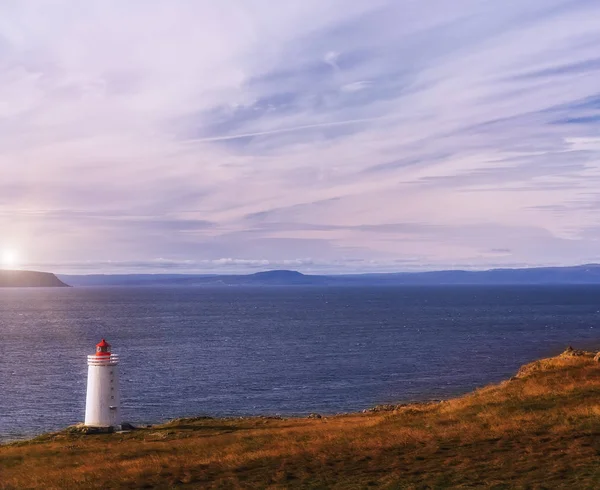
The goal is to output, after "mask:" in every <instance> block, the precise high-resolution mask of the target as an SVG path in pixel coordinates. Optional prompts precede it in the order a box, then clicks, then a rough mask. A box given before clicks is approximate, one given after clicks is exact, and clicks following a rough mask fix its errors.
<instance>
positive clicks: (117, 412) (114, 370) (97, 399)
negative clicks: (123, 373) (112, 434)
mask: <svg viewBox="0 0 600 490" xmlns="http://www.w3.org/2000/svg"><path fill="white" fill-rule="evenodd" d="M118 364H119V356H117V355H116V354H112V353H111V352H110V344H109V343H108V342H107V341H106V340H104V339H102V341H101V342H100V343H99V344H97V345H96V353H95V354H93V355H91V356H88V382H87V398H86V402H85V425H87V426H90V427H106V428H109V427H112V428H120V425H121V401H120V398H119V376H118Z"/></svg>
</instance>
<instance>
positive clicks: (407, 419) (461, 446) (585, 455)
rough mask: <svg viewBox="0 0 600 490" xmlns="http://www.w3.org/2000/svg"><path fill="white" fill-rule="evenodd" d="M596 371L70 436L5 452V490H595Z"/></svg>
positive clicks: (566, 369)
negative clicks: (296, 412) (301, 413)
mask: <svg viewBox="0 0 600 490" xmlns="http://www.w3.org/2000/svg"><path fill="white" fill-rule="evenodd" d="M597 358H598V356H596V355H595V353H592V352H584V351H577V350H573V349H568V350H567V351H565V352H564V353H563V354H561V355H559V356H556V357H553V358H547V359H541V360H538V361H534V362H532V363H530V364H526V365H525V366H523V367H522V368H521V369H520V370H519V371H518V372H517V373H516V374H515V376H513V377H511V378H510V379H508V380H505V381H502V382H501V383H499V384H494V385H489V386H486V387H484V388H481V389H478V390H475V391H474V392H471V393H468V394H466V395H464V396H460V397H457V398H452V399H448V400H444V401H441V402H431V403H420V404H402V405H387V406H380V407H375V408H373V409H371V410H368V411H366V413H351V414H341V415H334V416H319V415H316V414H315V415H313V416H309V417H304V418H280V417H243V418H207V417H197V418H183V419H175V420H171V421H169V422H167V423H165V424H160V425H153V426H150V427H144V428H141V429H139V430H132V431H125V432H121V433H114V434H101V435H87V436H86V435H82V434H81V433H80V432H78V431H77V430H76V429H75V428H71V429H65V430H63V431H60V432H56V433H50V434H43V435H40V436H38V437H36V438H33V439H30V440H26V441H16V442H12V443H9V444H4V445H0V465H1V466H0V468H1V469H2V471H3V475H5V477H4V479H3V481H2V483H0V488H2V489H12V488H21V487H26V488H38V487H40V488H41V487H43V488H103V485H104V488H105V487H106V486H107V485H108V483H107V482H110V485H108V486H110V487H111V488H121V487H123V488H126V487H127V488H131V487H132V486H153V487H171V486H176V485H188V486H190V487H199V488H200V487H201V488H223V487H226V488H229V487H236V486H237V487H239V486H242V487H244V488H265V487H272V488H312V487H328V488H329V487H332V488H348V487H351V486H352V485H354V487H355V488H364V487H366V486H380V487H384V488H424V487H426V486H428V487H429V488H439V487H444V486H446V487H447V486H454V485H455V486H468V485H472V486H478V487H487V486H490V487H491V486H493V485H497V486H496V488H507V485H508V486H509V487H510V488H514V487H522V486H523V487H524V486H533V487H534V488H541V487H544V486H545V487H546V488H554V487H556V486H557V485H558V483H559V482H562V483H561V485H562V486H564V485H571V488H594V487H597V483H598V481H600V464H599V463H600V440H599V437H598V436H599V435H600V409H599V408H598V407H599V406H600V363H599V362H598V360H597ZM98 467H106V468H107V469H108V474H109V475H108V476H107V478H108V477H109V476H110V475H115V474H118V475H119V480H118V482H116V481H115V480H114V479H112V480H106V479H103V477H102V476H100V477H99V476H98V475H97V471H96V469H97V468H98ZM400 483H402V486H401V485H400ZM351 484H352V485H351ZM502 485H504V486H502Z"/></svg>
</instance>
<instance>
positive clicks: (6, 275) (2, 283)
mask: <svg viewBox="0 0 600 490" xmlns="http://www.w3.org/2000/svg"><path fill="white" fill-rule="evenodd" d="M0 287H3V288H61V287H62V288H64V287H69V286H68V285H67V284H65V283H64V282H62V281H61V280H60V279H59V278H58V277H56V276H55V275H54V274H52V273H50V272H36V271H8V270H0Z"/></svg>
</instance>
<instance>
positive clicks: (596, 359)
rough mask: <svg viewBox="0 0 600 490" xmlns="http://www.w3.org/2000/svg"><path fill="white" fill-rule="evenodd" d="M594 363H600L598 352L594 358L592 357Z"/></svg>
mask: <svg viewBox="0 0 600 490" xmlns="http://www.w3.org/2000/svg"><path fill="white" fill-rule="evenodd" d="M594 361H596V362H600V352H598V353H597V354H596V355H595V356H594Z"/></svg>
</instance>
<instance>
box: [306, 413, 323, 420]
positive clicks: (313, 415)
mask: <svg viewBox="0 0 600 490" xmlns="http://www.w3.org/2000/svg"><path fill="white" fill-rule="evenodd" d="M307 418H309V419H322V418H323V417H321V415H319V414H318V413H310V414H308V417H307Z"/></svg>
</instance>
